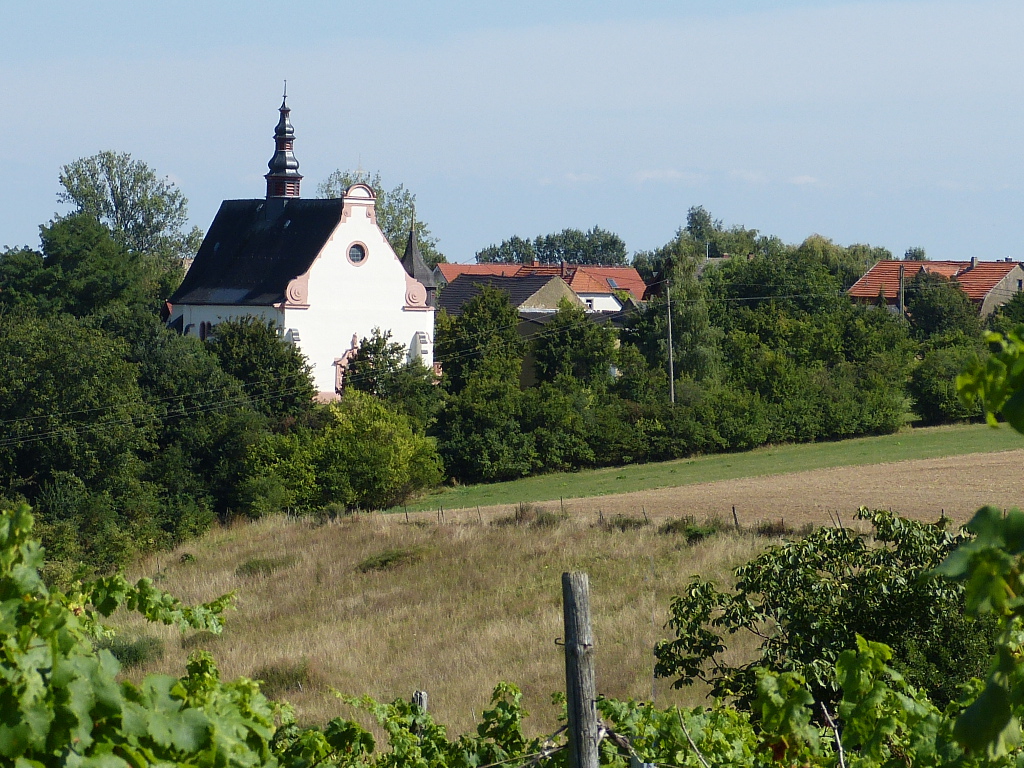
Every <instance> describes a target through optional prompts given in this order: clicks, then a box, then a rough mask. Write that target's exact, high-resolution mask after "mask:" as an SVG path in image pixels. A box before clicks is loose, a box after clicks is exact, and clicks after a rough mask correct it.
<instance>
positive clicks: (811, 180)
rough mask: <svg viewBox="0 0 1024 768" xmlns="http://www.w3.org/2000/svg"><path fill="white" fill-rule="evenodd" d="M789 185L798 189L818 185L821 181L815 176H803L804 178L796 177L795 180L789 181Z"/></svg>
mask: <svg viewBox="0 0 1024 768" xmlns="http://www.w3.org/2000/svg"><path fill="white" fill-rule="evenodd" d="M789 183H790V184H795V185H796V186H798V187H806V186H810V185H812V184H818V183H819V181H818V179H816V178H815V177H814V176H807V175H803V176H794V177H793V178H791V179H790V180H789Z"/></svg>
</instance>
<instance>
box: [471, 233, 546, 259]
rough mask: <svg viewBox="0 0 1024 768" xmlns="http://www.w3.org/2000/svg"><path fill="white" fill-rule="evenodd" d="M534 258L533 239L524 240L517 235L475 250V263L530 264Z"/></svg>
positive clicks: (535, 256)
mask: <svg viewBox="0 0 1024 768" xmlns="http://www.w3.org/2000/svg"><path fill="white" fill-rule="evenodd" d="M536 258H537V249H536V248H534V246H533V241H532V240H524V239H523V238H521V237H519V236H518V235H513V236H512V237H510V238H509V239H508V240H502V241H501V243H499V244H498V245H489V246H487V247H486V248H483V249H481V250H479V251H477V252H476V263H477V264H532V263H533V262H534V261H535V260H536Z"/></svg>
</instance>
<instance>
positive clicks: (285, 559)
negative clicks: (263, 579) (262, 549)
mask: <svg viewBox="0 0 1024 768" xmlns="http://www.w3.org/2000/svg"><path fill="white" fill-rule="evenodd" d="M297 562H298V558H297V557H295V555H281V556H280V557H253V558H250V559H249V560H246V561H245V562H244V563H242V564H241V565H239V566H238V567H237V568H235V576H239V577H241V578H243V579H248V578H252V577H253V576H269V575H270V574H272V573H274V572H275V571H280V570H281V569H282V568H288V567H290V566H293V565H295V563H297Z"/></svg>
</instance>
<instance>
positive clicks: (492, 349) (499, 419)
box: [434, 288, 537, 481]
mask: <svg viewBox="0 0 1024 768" xmlns="http://www.w3.org/2000/svg"><path fill="white" fill-rule="evenodd" d="M518 325H519V315H518V313H517V312H516V310H515V307H513V306H512V303H511V301H510V300H509V297H508V294H507V293H505V292H504V291H499V290H496V289H491V288H484V290H483V291H482V292H481V293H480V294H479V295H477V296H475V297H473V299H471V300H470V301H469V302H468V303H467V304H466V305H465V306H464V307H463V309H462V314H460V315H459V316H458V317H450V316H448V315H447V314H446V313H444V312H442V313H441V314H440V315H439V316H438V317H437V319H436V321H435V327H434V354H435V356H436V359H437V360H439V361H440V362H441V367H442V372H443V374H442V384H443V386H444V388H445V392H446V393H447V395H448V397H447V398H446V401H445V405H444V408H443V410H442V411H441V413H440V414H439V415H438V422H437V426H436V428H435V433H436V434H437V436H438V441H439V446H440V452H441V456H442V458H443V459H444V466H445V471H446V472H448V473H449V474H450V475H451V476H453V477H458V478H465V479H467V480H473V481H481V480H483V481H494V480H508V479H512V478H515V477H522V476H523V475H527V474H529V473H530V472H532V471H533V470H534V469H536V468H537V460H536V453H535V449H534V444H533V440H532V439H531V438H530V436H529V435H528V434H527V433H525V432H524V430H523V427H522V415H523V411H522V408H523V393H522V391H521V390H520V388H519V380H520V376H521V374H522V367H523V354H524V353H525V351H526V344H525V342H524V341H523V339H522V338H521V337H520V336H519V332H518V331H517V330H516V329H517V327H518Z"/></svg>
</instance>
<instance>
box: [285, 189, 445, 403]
mask: <svg viewBox="0 0 1024 768" xmlns="http://www.w3.org/2000/svg"><path fill="white" fill-rule="evenodd" d="M346 202H347V201H346ZM349 210H350V213H349V215H348V216H343V219H342V221H341V223H340V224H339V225H338V227H337V228H336V229H335V231H334V234H332V235H331V238H330V239H329V240H328V241H327V244H326V245H325V246H324V248H323V250H322V251H321V252H320V255H319V256H318V257H317V259H316V261H315V262H314V263H313V266H312V267H310V270H309V273H308V288H307V294H306V298H305V301H304V302H303V305H307V306H308V308H305V309H302V308H292V307H291V306H289V307H288V308H286V309H285V317H284V322H283V327H284V328H285V330H286V331H287V330H289V329H295V330H297V331H298V333H299V339H300V341H299V345H300V347H301V349H302V351H303V352H304V353H305V355H306V357H307V359H308V360H309V362H310V364H311V365H312V366H313V378H314V382H315V384H316V387H317V389H318V390H319V391H321V392H334V388H335V374H336V371H335V367H334V361H335V360H337V359H339V358H341V357H343V356H344V354H345V353H346V352H347V351H348V350H349V349H350V348H351V346H352V340H353V337H355V338H356V339H363V338H367V337H369V336H370V334H371V333H372V332H373V329H374V328H381V329H382V330H385V331H387V330H390V331H391V338H392V341H395V342H398V343H400V344H404V345H405V346H406V348H409V349H412V348H413V347H414V346H415V348H416V349H417V350H418V351H419V352H420V355H421V357H422V359H423V362H424V364H426V365H428V366H430V365H433V362H434V356H433V337H434V312H433V310H432V309H429V308H423V309H406V308H405V307H406V306H407V305H408V304H409V303H410V302H409V300H408V298H407V294H408V293H409V291H410V288H409V281H412V283H414V284H415V286H414V287H418V288H419V290H420V291H423V294H424V296H425V290H424V289H423V288H422V285H421V284H420V283H417V282H416V281H414V280H412V278H409V277H408V275H407V273H406V271H405V268H404V267H403V266H402V263H401V261H399V259H398V257H397V256H396V255H395V252H394V251H393V250H392V248H391V246H390V245H389V244H388V241H387V239H386V238H385V237H384V234H383V233H382V232H381V230H380V229H379V228H378V227H377V224H376V222H375V221H374V220H373V219H372V218H371V216H372V213H371V211H372V208H371V207H370V206H367V205H360V204H354V205H352V206H351V207H350V206H348V205H346V212H349ZM357 243H358V244H361V245H362V246H363V247H364V248H365V251H366V258H365V259H364V260H363V261H362V262H361V263H359V264H354V263H352V262H351V261H350V260H349V258H348V253H349V248H350V247H351V246H352V245H353V244H357ZM419 334H423V335H419ZM418 335H419V336H418Z"/></svg>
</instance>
